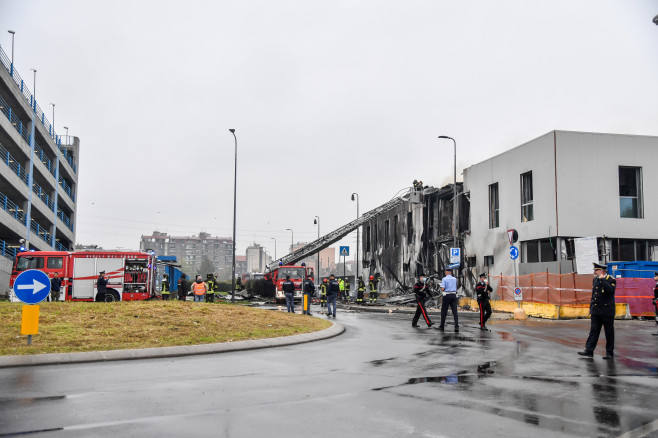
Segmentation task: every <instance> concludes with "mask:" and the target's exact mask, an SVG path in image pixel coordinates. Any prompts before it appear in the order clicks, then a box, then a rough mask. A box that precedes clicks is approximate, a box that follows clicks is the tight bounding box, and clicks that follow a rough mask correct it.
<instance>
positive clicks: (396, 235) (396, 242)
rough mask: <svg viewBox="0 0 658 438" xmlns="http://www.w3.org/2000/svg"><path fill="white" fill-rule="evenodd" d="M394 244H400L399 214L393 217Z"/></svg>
mask: <svg viewBox="0 0 658 438" xmlns="http://www.w3.org/2000/svg"><path fill="white" fill-rule="evenodd" d="M393 246H394V247H395V246H398V215H397V214H396V215H395V216H394V217H393Z"/></svg>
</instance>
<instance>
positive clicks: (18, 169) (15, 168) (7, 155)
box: [0, 144, 27, 184]
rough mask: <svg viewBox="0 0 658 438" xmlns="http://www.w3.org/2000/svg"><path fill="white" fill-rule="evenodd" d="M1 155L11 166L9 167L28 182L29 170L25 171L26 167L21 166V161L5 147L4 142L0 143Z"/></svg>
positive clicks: (22, 179)
mask: <svg viewBox="0 0 658 438" xmlns="http://www.w3.org/2000/svg"><path fill="white" fill-rule="evenodd" d="M0 156H1V157H0V159H1V160H2V161H3V162H4V163H5V164H6V165H7V166H9V169H11V171H12V172H13V173H15V174H16V175H17V176H18V177H19V178H20V179H21V181H23V182H24V183H25V184H27V172H25V168H24V167H23V166H21V163H19V162H18V160H16V158H14V157H12V155H11V154H10V153H9V151H8V150H7V149H5V148H4V146H2V144H0Z"/></svg>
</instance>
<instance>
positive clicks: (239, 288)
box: [235, 277, 242, 294]
mask: <svg viewBox="0 0 658 438" xmlns="http://www.w3.org/2000/svg"><path fill="white" fill-rule="evenodd" d="M235 291H236V292H237V293H238V294H240V292H242V278H240V277H238V278H236V279H235Z"/></svg>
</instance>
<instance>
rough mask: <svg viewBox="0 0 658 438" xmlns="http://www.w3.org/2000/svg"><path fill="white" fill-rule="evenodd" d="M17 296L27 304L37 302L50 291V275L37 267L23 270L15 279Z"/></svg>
mask: <svg viewBox="0 0 658 438" xmlns="http://www.w3.org/2000/svg"><path fill="white" fill-rule="evenodd" d="M14 293H15V294H16V298H18V299H19V300H21V301H22V302H24V303H25V304H37V303H40V302H42V301H43V300H45V299H46V297H47V296H48V294H49V293H50V277H48V275H47V274H46V273H45V272H42V271H38V270H36V269H30V270H28V271H23V272H21V274H20V275H19V276H18V277H16V280H15V281H14Z"/></svg>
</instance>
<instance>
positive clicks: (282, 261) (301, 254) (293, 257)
mask: <svg viewBox="0 0 658 438" xmlns="http://www.w3.org/2000/svg"><path fill="white" fill-rule="evenodd" d="M414 195H418V196H419V197H420V196H422V194H420V193H419V192H414V191H412V190H409V191H408V192H407V193H405V194H403V195H400V196H396V197H394V198H393V199H391V200H390V201H388V202H387V203H385V204H383V205H380V206H379V207H377V208H375V209H372V210H370V211H369V212H367V213H364V214H363V215H361V217H359V218H357V219H355V220H353V221H352V222H350V223H348V224H346V225H343V226H342V227H340V228H338V229H337V230H334V231H332V232H331V233H329V234H325V235H324V236H322V237H320V238H319V239H317V240H314V241H313V242H311V243H308V244H306V245H304V246H302V247H300V248H297V249H296V250H295V251H293V252H292V253H290V254H288V255H285V256H283V257H281V258H279V259H277V260H274V261H273V262H272V263H270V264H269V267H270V269H276V268H277V266H280V265H293V264H295V263H296V262H298V261H300V260H303V259H305V258H306V257H309V256H311V255H313V254H315V253H318V252H320V251H322V250H323V249H325V248H327V247H329V245H331V244H332V243H335V242H337V241H339V240H340V239H342V238H343V237H345V236H347V235H348V234H349V233H351V232H352V231H354V230H356V229H357V228H359V227H360V226H361V225H363V224H365V223H367V222H368V221H370V220H371V219H373V218H375V217H377V216H379V215H380V214H383V213H386V212H387V211H389V210H391V209H393V208H395V207H397V206H398V205H400V204H402V203H403V202H405V201H409V200H411V202H414V200H413V199H410V198H412V197H413V196H414Z"/></svg>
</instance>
